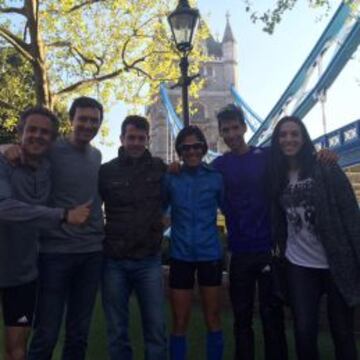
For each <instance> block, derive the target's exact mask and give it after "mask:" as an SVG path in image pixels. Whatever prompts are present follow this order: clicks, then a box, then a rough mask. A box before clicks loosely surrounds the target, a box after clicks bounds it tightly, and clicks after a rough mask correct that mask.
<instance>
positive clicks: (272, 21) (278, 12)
mask: <svg viewBox="0 0 360 360" xmlns="http://www.w3.org/2000/svg"><path fill="white" fill-rule="evenodd" d="M243 1H244V3H245V5H246V8H245V9H246V11H247V12H249V13H250V18H251V20H252V21H253V22H254V23H256V22H258V21H260V22H262V23H263V25H264V27H263V30H264V31H265V32H268V33H269V34H272V33H273V32H274V30H275V27H276V25H277V24H278V23H280V21H281V19H282V18H283V16H284V15H285V13H286V12H287V11H291V10H292V9H293V8H294V6H295V5H296V3H297V2H298V1H299V0H277V1H276V2H275V1H274V6H273V7H271V8H269V9H267V10H265V11H263V10H262V11H260V12H259V10H257V9H256V8H255V7H254V5H253V2H252V1H251V0H243ZM345 1H346V2H348V3H349V5H350V6H351V7H352V8H353V11H354V13H355V12H356V11H358V10H359V9H360V2H359V1H358V0H355V1H353V0H345ZM331 2H332V1H331V0H307V3H308V5H309V6H310V7H313V8H323V9H324V11H325V13H327V12H328V11H329V10H330V9H331Z"/></svg>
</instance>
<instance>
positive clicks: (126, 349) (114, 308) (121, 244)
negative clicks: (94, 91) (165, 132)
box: [99, 115, 166, 360]
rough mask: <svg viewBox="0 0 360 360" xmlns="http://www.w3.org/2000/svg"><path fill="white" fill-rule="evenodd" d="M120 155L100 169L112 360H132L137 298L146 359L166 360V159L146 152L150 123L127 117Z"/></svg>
mask: <svg viewBox="0 0 360 360" xmlns="http://www.w3.org/2000/svg"><path fill="white" fill-rule="evenodd" d="M120 139H121V143H122V146H121V147H120V148H119V153H118V156H117V157H116V158H115V159H113V160H111V161H109V162H108V163H106V164H103V165H102V167H101V169H100V175H99V181H100V194H101V196H102V198H103V201H104V204H105V216H106V225H105V233H106V237H105V243H104V252H105V261H104V263H105V264H104V273H103V287H102V294H103V304H104V311H105V315H106V319H107V330H108V341H109V353H110V359H111V360H115V359H116V360H117V359H122V360H131V359H132V349H131V344H130V340H129V336H128V324H129V311H128V302H129V296H130V294H131V293H132V291H133V290H134V291H135V294H136V296H137V299H138V302H139V305H140V311H141V317H142V325H143V334H144V344H145V359H147V360H165V359H166V334H165V317H164V297H163V276H162V267H161V258H160V246H161V239H162V232H163V226H162V221H161V220H162V208H161V181H162V176H163V174H164V172H165V170H166V166H165V164H164V163H163V161H162V160H160V159H158V158H154V157H152V156H151V154H150V152H149V151H148V150H147V148H146V147H147V145H148V141H149V123H148V121H147V120H146V119H145V118H144V117H142V116H137V115H132V116H128V117H127V118H126V119H125V120H124V122H123V124H122V127H121V136H120Z"/></svg>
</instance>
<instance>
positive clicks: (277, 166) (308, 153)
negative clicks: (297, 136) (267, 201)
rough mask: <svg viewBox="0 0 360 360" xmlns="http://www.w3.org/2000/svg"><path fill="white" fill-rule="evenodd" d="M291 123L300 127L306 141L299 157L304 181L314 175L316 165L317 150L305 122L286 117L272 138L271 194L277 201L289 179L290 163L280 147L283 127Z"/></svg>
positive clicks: (301, 176)
mask: <svg viewBox="0 0 360 360" xmlns="http://www.w3.org/2000/svg"><path fill="white" fill-rule="evenodd" d="M290 121H291V122H293V123H295V124H297V125H298V126H299V128H300V131H301V134H302V137H303V140H304V144H303V146H302V148H301V150H300V151H299V153H298V155H297V159H298V161H299V166H300V169H299V170H300V174H299V176H300V178H302V179H303V178H306V177H309V176H312V175H313V170H314V164H315V161H316V158H315V154H316V150H315V147H314V145H313V143H312V141H311V139H310V136H309V133H308V131H307V130H306V127H305V125H304V124H303V122H302V121H301V120H300V119H299V118H298V117H296V116H285V117H283V118H282V119H280V120H279V122H278V123H277V124H276V126H275V129H274V132H273V134H272V137H271V149H270V164H269V172H270V179H271V193H272V196H273V199H275V200H277V199H279V196H280V195H281V193H282V191H283V190H284V188H285V186H286V184H287V179H288V171H289V163H288V160H287V159H286V157H285V155H284V154H283V152H282V150H281V148H280V146H279V135H280V128H281V126H282V125H283V124H284V123H286V122H290Z"/></svg>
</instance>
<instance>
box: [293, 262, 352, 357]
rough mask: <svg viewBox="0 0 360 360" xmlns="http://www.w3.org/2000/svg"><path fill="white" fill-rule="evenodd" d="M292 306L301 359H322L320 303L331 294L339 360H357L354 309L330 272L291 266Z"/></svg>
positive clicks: (330, 312)
mask: <svg viewBox="0 0 360 360" xmlns="http://www.w3.org/2000/svg"><path fill="white" fill-rule="evenodd" d="M287 273H288V280H289V295H290V304H291V308H292V311H293V315H294V322H295V341H296V353H297V358H298V360H318V359H319V358H320V357H319V352H318V346H317V334H318V318H319V303H320V298H321V296H322V295H323V294H326V295H327V312H328V318H329V325H330V331H331V335H332V338H333V341H334V345H335V355H336V359H337V360H356V359H357V355H356V345H355V339H354V309H353V308H351V307H349V306H347V304H346V303H345V301H344V299H343V297H342V296H341V294H340V292H339V290H338V289H337V287H336V285H335V283H334V281H333V280H332V277H331V274H330V271H329V270H326V269H314V268H306V267H302V266H297V265H294V264H290V263H288V266H287Z"/></svg>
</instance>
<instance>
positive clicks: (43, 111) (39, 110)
mask: <svg viewBox="0 0 360 360" xmlns="http://www.w3.org/2000/svg"><path fill="white" fill-rule="evenodd" d="M34 114H36V115H43V116H46V117H47V118H48V119H49V120H50V122H51V125H52V127H53V139H56V137H57V136H58V132H59V119H58V118H57V116H56V115H55V114H54V113H53V112H52V111H51V110H49V109H47V108H45V107H43V106H33V107H30V108H28V109H26V110H24V111H23V112H22V113H21V114H20V119H19V121H18V124H17V131H18V133H19V134H22V132H23V131H24V128H25V124H26V120H27V118H28V117H29V116H30V115H34Z"/></svg>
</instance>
